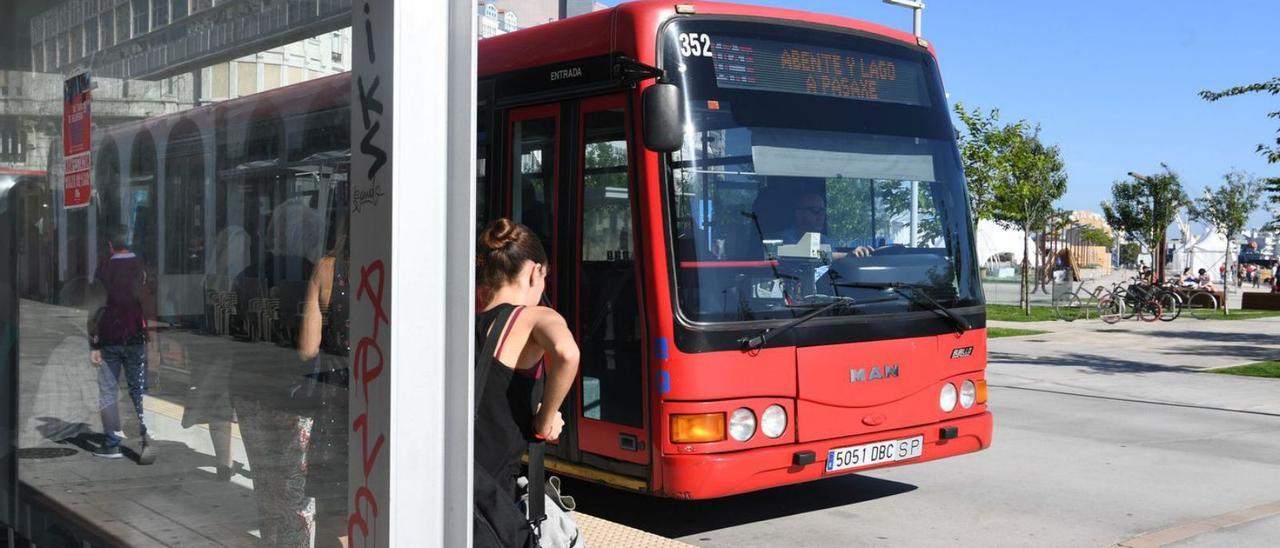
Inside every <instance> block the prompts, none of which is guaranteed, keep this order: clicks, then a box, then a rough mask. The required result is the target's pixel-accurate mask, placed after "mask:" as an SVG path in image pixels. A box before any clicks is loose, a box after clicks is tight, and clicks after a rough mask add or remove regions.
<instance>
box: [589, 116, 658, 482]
mask: <svg viewBox="0 0 1280 548" xmlns="http://www.w3.org/2000/svg"><path fill="white" fill-rule="evenodd" d="M626 104H627V102H626V95H625V94H615V95H608V96H602V97H595V98H591V99H586V100H583V101H581V102H580V103H579V104H578V105H577V107H578V108H576V109H574V111H576V112H575V113H574V114H575V115H574V118H575V121H574V128H575V130H576V131H575V133H576V134H577V138H575V139H573V140H572V144H573V147H574V149H575V150H574V151H573V154H574V162H575V163H576V164H577V169H575V179H576V180H575V183H577V184H575V185H574V186H575V187H576V188H577V191H578V195H577V197H576V198H577V199H576V200H574V202H575V204H574V205H575V207H574V209H575V210H576V211H575V212H574V215H573V217H571V219H572V221H573V222H572V226H574V227H576V228H577V235H576V236H577V237H576V240H577V241H576V243H575V246H574V247H575V253H574V257H573V259H574V261H576V262H577V265H576V268H575V269H574V271H575V272H576V273H577V276H578V280H577V283H576V286H577V287H576V291H575V293H576V295H575V296H576V299H574V300H575V301H576V302H577V305H578V306H577V307H576V314H574V315H573V319H571V320H570V322H571V323H570V325H573V326H574V327H575V331H576V333H575V334H576V336H577V340H578V344H579V346H580V348H581V356H582V361H581V364H580V366H579V373H580V374H579V381H578V384H577V386H576V388H577V390H576V392H577V400H578V401H577V403H578V405H577V406H576V407H577V411H578V416H577V417H575V419H576V422H577V423H578V424H577V437H578V449H579V450H580V451H581V452H583V453H591V454H595V455H600V456H604V457H608V458H611V459H616V460H622V461H628V462H633V463H639V464H646V463H648V462H649V453H650V449H649V447H648V445H649V444H648V441H649V436H648V433H647V428H646V421H645V417H647V416H648V413H647V410H646V409H645V407H646V401H647V399H646V398H645V394H646V393H647V392H646V386H645V384H646V383H645V379H646V375H645V374H644V359H643V352H642V350H643V345H642V344H641V341H642V340H643V338H642V337H643V333H642V331H643V329H644V326H643V320H642V316H641V314H642V308H641V307H640V299H639V295H640V294H639V289H640V286H639V284H638V273H637V264H636V249H635V247H634V244H633V242H634V240H635V238H634V231H635V229H634V226H635V225H634V223H633V222H632V219H633V215H634V211H635V208H634V207H633V204H632V197H633V196H635V195H636V190H635V188H636V186H635V184H634V183H633V180H632V179H633V178H632V176H631V169H630V166H631V162H630V160H629V159H630V150H628V146H627V134H628V133H627V115H626V114H627V113H626V110H627V109H626Z"/></svg>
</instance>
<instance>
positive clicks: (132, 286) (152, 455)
mask: <svg viewBox="0 0 1280 548" xmlns="http://www.w3.org/2000/svg"><path fill="white" fill-rule="evenodd" d="M107 246H108V249H109V251H110V257H109V258H107V260H105V261H103V262H102V264H101V265H99V266H98V269H97V271H96V272H95V273H94V279H95V280H97V281H98V282H99V283H101V284H102V287H103V289H104V290H105V291H106V295H107V300H106V304H105V305H104V306H102V307H101V308H99V309H98V310H96V311H95V312H94V314H93V316H92V317H91V319H90V321H89V331H90V332H89V345H90V347H91V349H92V350H91V352H90V354H89V359H90V361H91V362H92V363H93V365H94V366H96V367H97V368H98V409H99V411H100V414H101V416H102V430H103V434H104V435H105V436H106V441H105V443H103V445H102V446H101V447H99V448H98V449H96V450H94V451H93V454H94V456H97V457H103V458H108V459H118V458H120V457H122V456H123V454H122V453H121V451H120V443H121V441H123V440H124V437H125V436H124V433H123V432H122V431H121V426H120V411H119V409H118V406H117V400H118V398H119V390H120V388H119V379H120V375H121V373H123V374H124V378H125V381H126V383H127V384H128V386H129V399H130V400H132V402H133V409H134V412H136V413H137V415H138V437H139V439H140V444H141V448H142V452H141V456H140V458H139V459H138V462H139V463H140V464H151V463H153V462H155V459H156V449H155V444H154V443H153V442H152V440H151V437H150V435H149V434H148V433H147V423H146V420H145V417H144V414H143V404H142V397H143V394H144V393H145V392H146V390H147V325H146V317H145V316H144V315H143V313H142V300H141V294H142V286H143V285H145V284H146V281H147V274H146V270H145V269H144V268H143V266H142V261H140V260H138V257H137V255H134V254H133V252H132V251H130V249H129V243H128V235H127V232H126V231H125V229H124V228H123V227H113V228H110V229H108V231H107Z"/></svg>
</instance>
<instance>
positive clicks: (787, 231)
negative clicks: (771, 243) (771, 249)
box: [778, 188, 875, 259]
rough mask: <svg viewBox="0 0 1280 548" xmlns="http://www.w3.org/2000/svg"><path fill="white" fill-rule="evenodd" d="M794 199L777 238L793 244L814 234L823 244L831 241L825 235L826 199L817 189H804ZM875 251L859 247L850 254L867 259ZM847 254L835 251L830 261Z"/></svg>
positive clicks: (862, 246) (863, 246) (828, 236)
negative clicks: (784, 225)
mask: <svg viewBox="0 0 1280 548" xmlns="http://www.w3.org/2000/svg"><path fill="white" fill-rule="evenodd" d="M801 192H802V193H801V194H800V195H799V196H798V197H796V200H795V202H794V203H793V207H792V208H791V215H790V216H789V217H788V224H787V226H786V227H784V228H783V229H782V230H781V231H780V232H779V233H778V237H779V239H781V240H782V241H783V242H786V243H795V242H798V241H800V239H801V238H803V237H804V235H805V234H807V233H810V232H816V233H817V234H819V235H820V236H821V237H822V242H823V243H828V242H831V241H832V238H831V236H830V235H828V234H827V230H826V229H827V198H826V196H824V195H823V193H822V192H820V191H818V190H817V189H812V188H810V189H805V190H802V191H801ZM873 251H875V249H874V248H871V247H869V246H865V245H860V246H857V247H855V248H853V251H852V254H853V256H855V257H867V256H870V255H871V253H872V252H873ZM848 254H849V253H847V252H841V251H835V252H832V253H831V258H832V259H841V258H844V257H846V256H848Z"/></svg>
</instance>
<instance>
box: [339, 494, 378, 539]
mask: <svg viewBox="0 0 1280 548" xmlns="http://www.w3.org/2000/svg"><path fill="white" fill-rule="evenodd" d="M362 500H363V501H365V502H366V503H367V505H368V507H369V513H370V514H373V517H375V518H376V517H378V496H377V495H375V494H373V491H371V490H369V488H368V487H367V486H364V487H361V488H359V489H357V490H356V498H355V509H356V511H355V512H352V513H351V517H350V518H347V538H352V539H353V538H356V534H355V530H356V528H359V529H360V538H363V539H365V541H366V545H367V541H368V540H369V522H368V521H367V520H365V519H364V514H363V513H362V512H360V501H362Z"/></svg>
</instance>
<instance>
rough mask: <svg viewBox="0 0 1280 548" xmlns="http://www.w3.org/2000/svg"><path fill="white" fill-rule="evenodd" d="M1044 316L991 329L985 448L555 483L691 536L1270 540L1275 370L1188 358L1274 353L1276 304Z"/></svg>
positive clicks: (856, 541)
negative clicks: (804, 470)
mask: <svg viewBox="0 0 1280 548" xmlns="http://www.w3.org/2000/svg"><path fill="white" fill-rule="evenodd" d="M1053 328H1056V329H1061V330H1063V332H1061V333H1056V334H1051V335H1049V334H1047V335H1039V336H1034V337H1024V338H1020V339H1001V340H996V341H993V342H992V344H991V347H990V350H991V358H992V360H991V366H990V371H989V379H990V382H991V383H992V388H991V408H992V410H993V412H994V413H995V417H996V431H995V442H994V446H993V447H992V448H991V449H989V450H987V451H984V452H981V453H977V454H973V455H967V456H963V457H958V458H954V459H950V460H945V461H939V462H932V463H925V464H920V465H916V466H907V467H902V468H896V469H889V470H881V471H875V472H870V473H868V474H865V475H860V476H848V477H841V478H835V479H831V480H825V481H820V482H816V483H811V484H806V485H799V486H792V487H787V488H782V489H774V490H769V491H764V492H759V493H753V494H747V495H742V496H737V497H732V498H728V499H722V500H716V501H699V502H681V501H666V500H663V501H654V500H651V499H645V498H641V497H636V496H630V495H625V494H620V493H616V492H612V491H607V490H601V489H596V488H593V487H592V486H585V485H579V484H574V485H573V486H572V487H571V489H570V492H571V493H574V494H577V495H578V499H579V502H580V504H581V505H582V506H583V507H584V508H587V509H590V510H591V511H593V512H595V513H597V514H599V515H601V516H603V517H605V518H608V519H613V520H615V521H620V522H623V523H627V524H629V525H633V526H635V527H639V528H642V529H646V530H650V531H654V532H657V533H659V534H664V535H669V536H672V537H677V538H679V539H680V540H683V541H686V542H690V543H694V544H697V545H701V546H732V547H734V548H745V547H752V546H779V545H783V544H787V545H794V546H879V545H883V546H943V545H946V546H973V545H996V546H1031V545H1034V546H1100V547H1101V546H1112V545H1115V544H1117V543H1124V544H1125V545H1126V546H1133V547H1137V546H1157V545H1161V544H1164V543H1171V542H1177V543H1178V545H1179V546H1266V545H1274V541H1275V539H1276V538H1278V536H1280V504H1276V503H1277V501H1280V381H1276V380H1271V379H1246V378H1239V377H1232V376H1225V375H1215V374H1208V373H1203V372H1200V371H1198V370H1197V369H1198V368H1202V367H1206V366H1217V365H1227V364H1237V363H1243V362H1249V361H1256V360H1257V359H1262V358H1266V357H1270V358H1272V359H1275V358H1277V357H1280V319H1271V320H1257V321H1242V322H1190V321H1189V322H1175V323H1173V324H1164V325H1163V326H1162V327H1156V326H1143V325H1138V324H1137V323H1132V324H1129V323H1125V324H1120V325H1118V326H1103V325H1102V324H1100V323H1097V322H1094V323H1093V324H1092V325H1091V324H1085V323H1076V324H1071V325H1069V326H1068V325H1064V324H1060V323H1059V324H1056V325H1054V326H1053ZM1242 516H1243V517H1242ZM1245 518H1251V519H1252V518H1256V519H1252V521H1246V522H1241V520H1242V519H1245ZM1230 523H1239V524H1238V525H1235V526H1233V527H1228V528H1219V526H1220V525H1221V524H1230Z"/></svg>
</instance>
